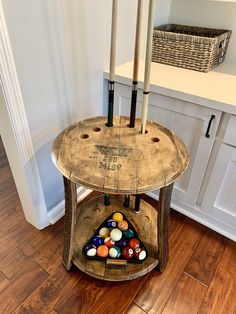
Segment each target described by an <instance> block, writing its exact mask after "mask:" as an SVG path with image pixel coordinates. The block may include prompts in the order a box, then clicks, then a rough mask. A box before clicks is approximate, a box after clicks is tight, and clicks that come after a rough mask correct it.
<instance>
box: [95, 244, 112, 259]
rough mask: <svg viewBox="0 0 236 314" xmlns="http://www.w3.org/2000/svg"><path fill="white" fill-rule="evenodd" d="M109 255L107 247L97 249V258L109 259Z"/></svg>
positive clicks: (101, 246)
mask: <svg viewBox="0 0 236 314" xmlns="http://www.w3.org/2000/svg"><path fill="white" fill-rule="evenodd" d="M108 253H109V250H108V247H107V246H106V245H100V246H99V247H98V248H97V256H99V257H107V256H108Z"/></svg>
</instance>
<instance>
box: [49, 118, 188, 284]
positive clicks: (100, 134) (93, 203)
mask: <svg viewBox="0 0 236 314" xmlns="http://www.w3.org/2000/svg"><path fill="white" fill-rule="evenodd" d="M128 123H129V118H128V117H124V116H116V117H114V119H113V127H107V126H106V117H95V118H90V119H87V120H83V121H80V122H78V123H75V124H73V125H72V126H70V127H68V128H67V129H65V130H64V131H63V132H62V133H61V134H59V135H58V137H57V138H56V139H55V141H54V144H53V147H52V159H53V162H54V164H55V166H56V167H57V168H58V170H59V171H60V172H61V174H62V175H63V178H64V188H65V233H64V253H63V264H64V266H65V267H66V269H67V270H70V268H71V266H72V263H73V264H75V265H76V266H77V267H78V268H79V269H80V270H82V271H84V272H85V273H87V274H89V275H91V276H94V277H96V278H100V279H104V280H111V281H121V280H122V281H123V280H130V279H134V278H137V277H140V276H142V275H144V274H146V273H147V272H149V271H151V270H152V269H153V268H155V267H156V268H157V269H158V270H159V271H163V270H164V269H165V267H166V265H167V261H168V222H169V209H170V200H171V192H172V188H173V183H174V181H175V180H176V179H177V178H178V177H179V176H181V175H182V174H183V173H184V171H185V170H186V168H187V166H188V163H189V156H188V152H187V149H186V147H185V145H184V144H183V142H182V140H181V139H179V138H178V137H177V136H176V135H175V134H174V133H172V132H171V131H170V130H168V129H167V128H165V127H163V126H161V125H158V124H156V123H153V122H150V121H147V126H146V133H145V134H141V133H140V124H141V121H140V120H139V119H136V126H135V128H130V127H129V125H128ZM77 185H81V186H83V187H86V188H89V189H92V190H95V191H100V192H103V193H108V194H112V197H111V199H110V204H109V205H105V204H104V201H103V197H102V196H100V197H96V198H94V199H92V200H90V201H88V202H87V203H85V204H83V205H82V206H80V208H78V206H77ZM156 189H160V196H159V203H158V204H159V205H158V208H156V209H155V208H153V207H152V206H151V205H150V204H148V203H147V202H145V201H143V200H141V203H140V208H141V210H140V212H139V213H135V212H134V210H133V208H134V197H133V196H131V201H130V205H129V207H128V208H126V207H125V206H124V204H123V198H124V196H122V195H137V194H141V193H144V192H148V191H152V190H156ZM117 209H118V210H119V211H121V212H123V213H124V214H125V215H126V216H127V217H128V219H129V221H130V222H131V223H132V225H133V226H135V229H136V230H137V232H138V234H139V236H140V238H141V240H142V242H143V243H144V245H145V247H146V248H147V250H148V253H149V254H148V258H147V259H146V260H145V261H144V262H143V263H139V264H132V263H127V266H126V267H125V268H124V269H122V270H121V269H116V268H114V269H111V268H109V267H108V266H107V264H106V263H105V262H104V261H99V260H88V259H87V258H86V257H85V256H84V255H83V254H82V248H83V245H84V244H85V243H86V242H87V241H88V240H89V238H90V237H91V236H92V234H93V232H94V230H96V228H97V227H98V226H99V225H100V224H101V222H102V221H103V220H105V219H106V218H107V217H108V216H109V215H110V214H111V213H112V212H114V210H117Z"/></svg>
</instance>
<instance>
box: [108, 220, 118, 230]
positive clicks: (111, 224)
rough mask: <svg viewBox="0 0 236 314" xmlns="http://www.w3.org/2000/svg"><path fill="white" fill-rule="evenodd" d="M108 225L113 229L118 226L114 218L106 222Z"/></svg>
mask: <svg viewBox="0 0 236 314" xmlns="http://www.w3.org/2000/svg"><path fill="white" fill-rule="evenodd" d="M106 226H107V228H109V229H113V228H116V226H117V222H116V221H115V220H113V219H109V220H108V221H107V222H106Z"/></svg>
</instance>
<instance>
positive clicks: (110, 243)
mask: <svg viewBox="0 0 236 314" xmlns="http://www.w3.org/2000/svg"><path fill="white" fill-rule="evenodd" d="M104 244H105V245H106V246H107V247H108V248H109V249H110V248H111V247H113V246H115V245H116V244H115V241H114V240H112V238H111V237H107V238H106V239H105V240H104Z"/></svg>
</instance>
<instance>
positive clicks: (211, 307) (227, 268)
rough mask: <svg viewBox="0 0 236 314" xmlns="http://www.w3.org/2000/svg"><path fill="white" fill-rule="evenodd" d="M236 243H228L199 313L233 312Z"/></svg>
mask: <svg viewBox="0 0 236 314" xmlns="http://www.w3.org/2000/svg"><path fill="white" fill-rule="evenodd" d="M235 278H236V243H235V242H233V241H230V240H228V244H227V246H226V249H225V251H224V254H223V256H222V258H221V261H220V263H219V265H218V267H217V270H216V273H215V276H214V278H213V280H212V281H211V284H210V286H209V288H208V291H207V294H206V296H205V298H204V300H203V303H202V305H201V307H200V309H199V312H198V313H199V314H205V313H207V314H211V313H212V314H213V313H214V314H215V313H217V314H225V313H227V314H231V313H234V310H235V307H236V298H235V291H236V280H235Z"/></svg>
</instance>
